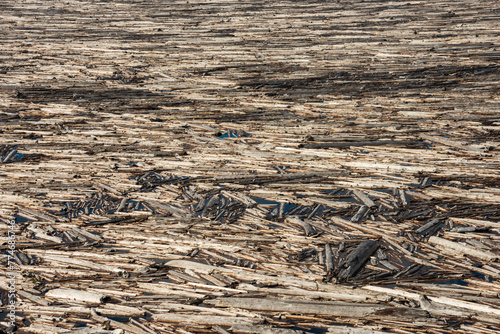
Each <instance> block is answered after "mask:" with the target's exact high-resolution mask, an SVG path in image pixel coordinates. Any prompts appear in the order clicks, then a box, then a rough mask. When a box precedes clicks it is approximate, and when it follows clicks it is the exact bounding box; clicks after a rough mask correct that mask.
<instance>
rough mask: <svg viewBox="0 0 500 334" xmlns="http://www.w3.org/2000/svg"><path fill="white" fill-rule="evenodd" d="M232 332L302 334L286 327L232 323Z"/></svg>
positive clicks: (246, 333) (247, 333) (302, 332)
mask: <svg viewBox="0 0 500 334" xmlns="http://www.w3.org/2000/svg"><path fill="white" fill-rule="evenodd" d="M231 331H232V332H233V333H245V334H304V333H305V332H304V331H301V330H295V329H288V328H276V327H272V326H264V325H253V326H251V325H233V326H232V327H231Z"/></svg>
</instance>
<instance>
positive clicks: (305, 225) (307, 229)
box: [286, 216, 318, 237]
mask: <svg viewBox="0 0 500 334" xmlns="http://www.w3.org/2000/svg"><path fill="white" fill-rule="evenodd" d="M286 221H287V222H290V223H292V224H297V225H299V226H302V228H303V229H304V233H305V235H306V236H308V237H310V236H314V235H316V234H317V233H318V232H317V231H316V230H315V229H314V227H312V226H311V224H308V223H307V222H305V221H303V220H302V219H300V218H299V217H297V216H290V217H287V218H286Z"/></svg>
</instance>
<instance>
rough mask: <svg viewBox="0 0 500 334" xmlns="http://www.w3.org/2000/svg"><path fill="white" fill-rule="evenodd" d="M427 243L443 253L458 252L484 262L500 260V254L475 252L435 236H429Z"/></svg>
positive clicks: (475, 250) (473, 249)
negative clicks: (438, 248)
mask: <svg viewBox="0 0 500 334" xmlns="http://www.w3.org/2000/svg"><path fill="white" fill-rule="evenodd" d="M429 243H431V244H433V245H436V246H438V247H441V248H442V249H443V251H445V252H447V253H455V252H458V253H460V254H463V255H470V256H474V257H477V258H479V259H483V260H486V261H497V260H498V259H499V258H500V254H494V253H491V252H485V251H481V250H477V249H475V248H472V247H470V246H466V245H463V244H460V243H458V242H453V241H450V240H446V239H443V238H439V237H436V236H431V237H430V238H429Z"/></svg>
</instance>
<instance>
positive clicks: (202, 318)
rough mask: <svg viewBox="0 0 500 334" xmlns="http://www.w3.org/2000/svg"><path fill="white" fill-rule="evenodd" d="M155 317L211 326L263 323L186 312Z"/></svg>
mask: <svg viewBox="0 0 500 334" xmlns="http://www.w3.org/2000/svg"><path fill="white" fill-rule="evenodd" d="M153 319H154V320H156V321H160V322H170V323H182V324H197V325H210V326H215V325H217V326H226V327H230V326H233V325H252V324H259V323H262V322H263V321H262V320H259V319H249V318H242V317H225V316H214V315H191V314H190V315H189V316H186V315H185V314H170V313H163V314H155V315H153Z"/></svg>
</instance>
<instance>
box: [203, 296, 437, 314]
mask: <svg viewBox="0 0 500 334" xmlns="http://www.w3.org/2000/svg"><path fill="white" fill-rule="evenodd" d="M205 303H207V304H210V305H214V306H219V307H237V308H242V309H246V310H254V311H267V312H290V313H294V314H315V315H324V316H331V317H347V318H362V317H366V316H370V315H373V316H376V315H377V314H384V315H386V316H394V317H400V316H403V315H404V316H407V317H411V318H427V317H428V313H427V312H425V311H422V310H416V309H411V308H405V307H392V306H384V305H380V304H368V303H363V304H357V303H343V302H316V301H304V300H283V299H272V298H266V299H261V298H231V297H229V298H217V299H214V300H206V301H205Z"/></svg>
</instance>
